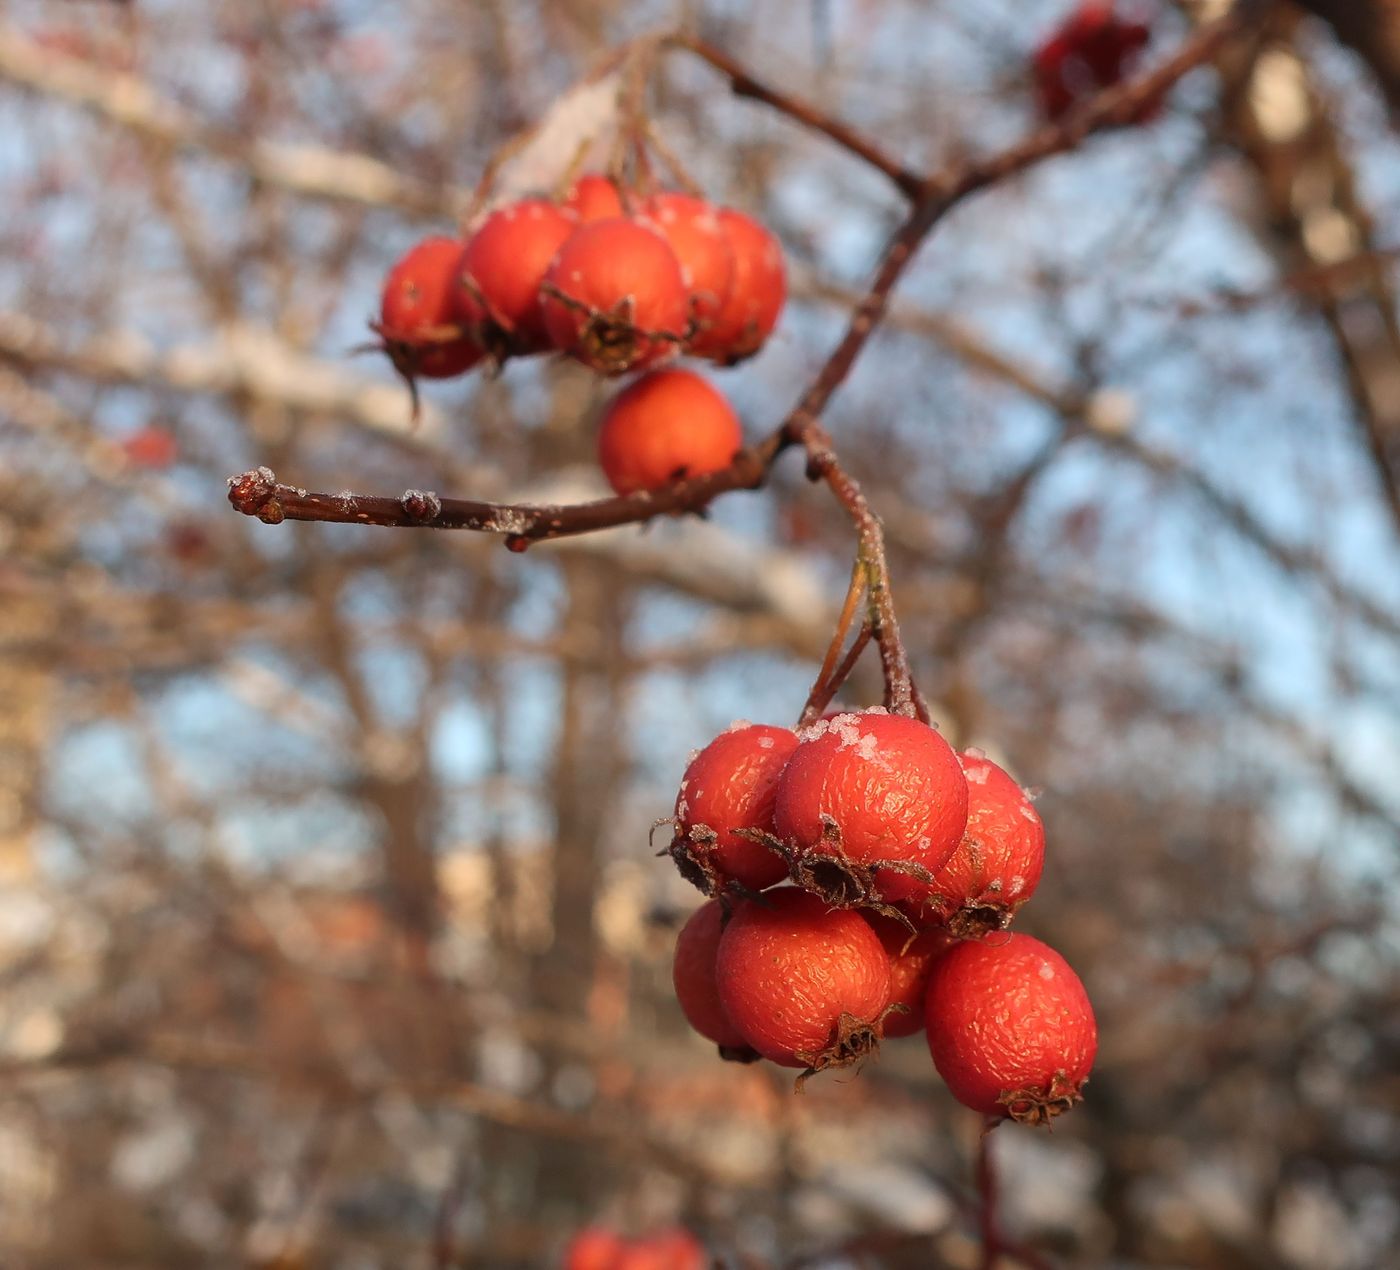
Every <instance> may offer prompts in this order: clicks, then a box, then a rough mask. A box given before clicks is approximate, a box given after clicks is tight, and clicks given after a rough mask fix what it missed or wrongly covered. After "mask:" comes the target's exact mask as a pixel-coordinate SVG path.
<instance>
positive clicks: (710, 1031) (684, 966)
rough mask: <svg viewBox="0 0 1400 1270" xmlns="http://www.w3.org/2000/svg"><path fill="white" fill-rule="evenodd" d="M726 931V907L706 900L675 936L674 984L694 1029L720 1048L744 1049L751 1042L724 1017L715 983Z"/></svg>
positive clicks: (727, 1017) (678, 998)
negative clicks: (717, 959)
mask: <svg viewBox="0 0 1400 1270" xmlns="http://www.w3.org/2000/svg"><path fill="white" fill-rule="evenodd" d="M723 930H724V908H723V906H722V905H721V904H720V902H719V901H718V900H706V901H705V902H704V903H703V904H702V905H700V907H699V908H697V909H696V910H695V912H693V913H692V914H691V915H690V917H689V918H688V919H687V920H686V923H685V925H684V926H682V927H681V929H680V934H678V935H677V936H676V956H675V960H674V961H673V962H672V963H671V982H672V983H673V984H674V986H675V989H676V1000H677V1001H678V1002H679V1003H680V1007H681V1013H682V1014H684V1015H685V1017H686V1021H687V1022H688V1023H689V1024H690V1026H691V1027H693V1028H694V1029H695V1030H696V1031H697V1032H699V1033H700V1035H701V1036H703V1037H705V1039H706V1040H710V1041H713V1042H714V1043H715V1044H716V1045H718V1046H719V1047H720V1048H721V1049H728V1050H743V1049H747V1048H748V1042H747V1041H745V1039H744V1036H743V1034H742V1033H741V1032H740V1031H739V1029H738V1028H736V1027H735V1026H734V1024H733V1023H731V1022H730V1021H729V1016H728V1015H727V1014H725V1012H724V1007H723V1006H722V1005H721V1004H720V999H719V988H718V987H717V986H716V983H715V956H716V953H717V952H718V950H719V939H720V935H721V934H722V933H723Z"/></svg>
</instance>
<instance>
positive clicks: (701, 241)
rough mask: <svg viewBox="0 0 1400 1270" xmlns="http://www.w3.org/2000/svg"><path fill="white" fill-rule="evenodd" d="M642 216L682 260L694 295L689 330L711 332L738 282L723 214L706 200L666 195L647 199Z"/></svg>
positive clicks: (691, 300)
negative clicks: (735, 281) (732, 286)
mask: <svg viewBox="0 0 1400 1270" xmlns="http://www.w3.org/2000/svg"><path fill="white" fill-rule="evenodd" d="M640 215H641V219H642V220H643V222H644V223H645V224H648V225H652V226H654V227H655V228H656V230H657V231H658V232H659V233H661V234H662V235H663V236H664V237H665V239H666V241H667V242H669V243H670V244H671V249H672V250H673V251H674V252H675V253H676V259H677V260H678V261H680V266H681V275H682V277H684V279H685V284H686V286H687V288H689V291H690V323H691V329H692V330H693V331H696V332H699V331H704V330H707V329H708V328H709V327H710V326H712V325H713V324H714V322H715V320H716V319H717V318H718V317H719V315H720V313H721V312H722V311H723V309H724V306H725V304H726V302H727V301H728V299H729V292H730V289H731V283H732V282H733V279H734V252H733V249H732V248H731V247H730V245H729V236H728V234H726V233H725V229H724V224H723V222H722V221H721V220H720V214H719V210H718V209H717V208H715V207H714V206H712V205H711V204H709V203H707V202H705V200H704V199H701V198H693V197H692V196H691V195H689V194H677V193H675V192H673V191H667V192H665V193H661V194H653V195H652V196H651V197H650V198H649V199H647V200H646V201H645V202H644V203H643V204H642V206H641V213H640Z"/></svg>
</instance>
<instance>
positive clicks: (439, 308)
mask: <svg viewBox="0 0 1400 1270" xmlns="http://www.w3.org/2000/svg"><path fill="white" fill-rule="evenodd" d="M461 257H462V244H461V243H460V242H458V241H457V240H456V239H455V238H442V237H437V238H425V239H424V240H423V241H422V242H420V243H418V244H417V246H415V247H413V248H412V249H411V250H409V251H408V252H407V253H406V254H405V255H404V256H403V257H402V258H401V259H400V260H399V261H398V263H397V264H395V265H394V267H393V268H392V269H390V270H389V274H388V276H387V277H386V278H385V280H384V293H383V296H382V297H381V304H380V317H379V321H378V322H377V323H375V324H374V325H373V329H374V331H375V333H376V334H377V335H379V337H380V338H381V339H382V340H383V342H384V350H385V352H387V353H388V354H389V357H390V359H391V360H392V361H393V363H394V367H395V369H396V370H398V371H399V373H400V374H402V375H403V376H405V377H406V378H407V379H409V380H412V379H414V378H423V379H446V378H449V377H450V376H452V375H460V374H461V373H462V372H463V371H466V370H470V369H471V368H472V367H473V366H474V365H476V363H477V362H478V361H480V360H481V357H482V350H481V348H480V346H479V345H478V344H477V343H476V342H475V340H473V339H472V338H471V337H470V335H469V334H467V333H465V332H464V331H463V330H462V328H461V326H460V325H459V323H458V321H457V316H456V312H455V310H454V308H453V303H452V294H453V287H454V283H455V280H456V276H457V262H458V261H459V260H460V259H461Z"/></svg>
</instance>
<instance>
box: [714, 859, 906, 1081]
mask: <svg viewBox="0 0 1400 1270" xmlns="http://www.w3.org/2000/svg"><path fill="white" fill-rule="evenodd" d="M715 978H716V981H717V983H718V986H719V999H720V1004H721V1005H723V1007H724V1012H725V1014H726V1015H727V1016H728V1017H729V1020H730V1021H731V1022H732V1023H733V1024H734V1025H735V1026H736V1027H737V1028H738V1029H739V1031H740V1032H741V1033H742V1034H743V1036H744V1038H745V1039H746V1040H747V1041H748V1043H749V1044H750V1045H751V1046H753V1048H754V1049H756V1050H757V1051H758V1052H759V1053H760V1054H762V1055H763V1057H764V1058H766V1059H769V1060H770V1061H772V1062H774V1063H778V1064H779V1065H780V1066H783V1067H801V1068H805V1069H806V1071H805V1073H804V1079H805V1076H807V1075H811V1074H812V1073H814V1072H819V1071H824V1070H825V1069H827V1068H829V1067H845V1066H848V1065H849V1064H851V1063H856V1062H859V1061H861V1060H862V1059H864V1058H866V1057H868V1056H869V1055H870V1054H873V1053H874V1052H875V1051H876V1050H877V1049H878V1048H879V1043H880V1037H881V1035H882V1029H883V1018H884V1013H885V1007H886V1006H887V1005H888V1004H889V996H890V962H889V956H888V955H887V954H886V952H885V949H884V945H882V944H881V943H880V940H879V938H878V937H877V936H876V934H875V932H874V931H873V930H871V929H870V927H869V925H868V924H867V923H866V922H865V921H864V920H863V919H862V918H861V917H860V916H859V915H858V914H856V913H851V912H846V911H843V910H839V909H837V910H833V909H830V908H828V907H827V905H826V904H825V903H824V902H823V901H822V900H821V898H820V897H818V896H816V895H812V894H810V893H809V892H807V891H800V890H798V889H797V888H796V887H778V888H777V889H776V890H772V891H768V892H765V893H764V894H763V895H762V896H759V897H757V898H756V899H752V900H741V901H740V902H739V903H738V904H737V905H736V906H735V909H734V913H733V916H731V917H730V919H729V924H728V925H727V926H726V927H725V928H724V933H723V934H722V935H721V936H720V941H719V951H718V954H717V957H716V961H715ZM799 1083H800V1082H799Z"/></svg>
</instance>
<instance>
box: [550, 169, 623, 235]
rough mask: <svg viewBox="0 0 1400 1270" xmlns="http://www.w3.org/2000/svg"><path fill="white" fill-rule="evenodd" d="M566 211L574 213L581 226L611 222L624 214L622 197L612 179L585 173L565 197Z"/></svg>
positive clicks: (596, 173) (594, 173)
mask: <svg viewBox="0 0 1400 1270" xmlns="http://www.w3.org/2000/svg"><path fill="white" fill-rule="evenodd" d="M563 205H564V209H565V211H568V212H572V213H573V215H574V218H575V219H576V220H577V221H578V223H579V224H580V225H588V224H591V223H592V222H593V221H595V220H611V219H612V218H613V217H616V216H621V215H623V214H624V211H625V209H624V208H623V206H622V196H621V195H620V194H619V193H618V192H617V186H616V185H615V184H614V183H613V181H612V178H610V177H606V176H604V175H603V174H602V173H601V172H585V173H584V174H583V175H582V176H580V177H579V178H578V180H577V181H575V182H574V183H573V185H571V186H570V187H569V192H568V193H567V194H565V195H564V204H563Z"/></svg>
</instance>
